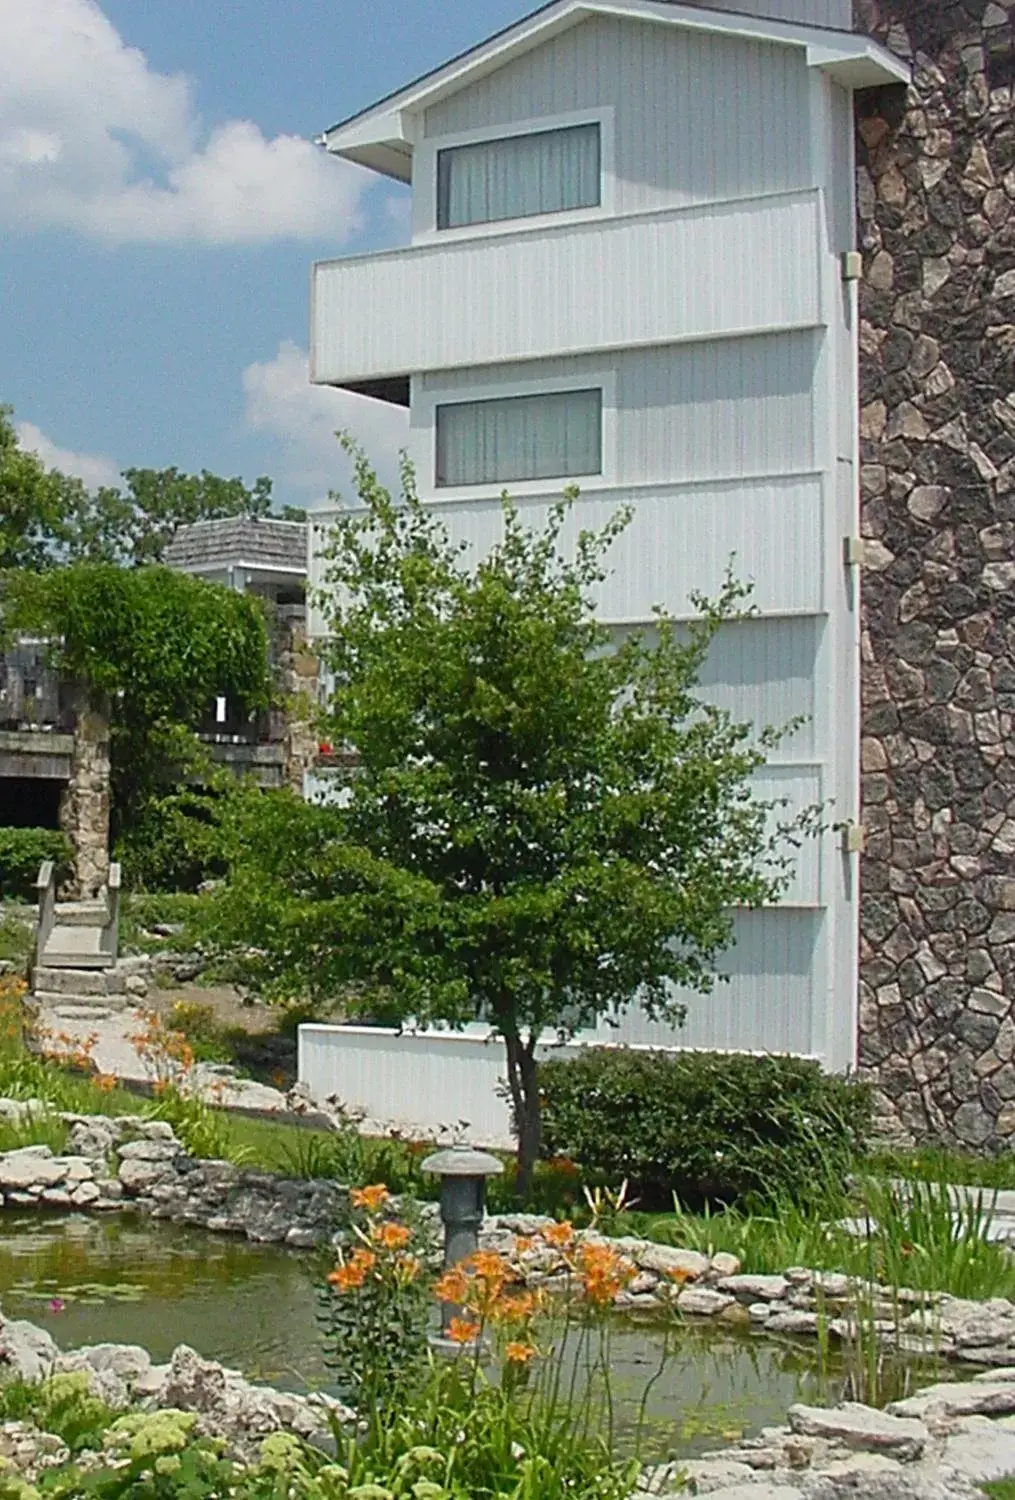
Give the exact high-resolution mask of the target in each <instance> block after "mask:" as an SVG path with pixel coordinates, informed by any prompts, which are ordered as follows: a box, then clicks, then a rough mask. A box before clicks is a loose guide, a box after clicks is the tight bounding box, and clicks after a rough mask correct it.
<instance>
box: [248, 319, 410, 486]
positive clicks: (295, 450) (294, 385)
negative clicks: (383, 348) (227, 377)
mask: <svg viewBox="0 0 1015 1500" xmlns="http://www.w3.org/2000/svg"><path fill="white" fill-rule="evenodd" d="M243 391H244V395H245V398H246V404H245V416H246V423H247V426H248V427H249V428H250V429H251V430H253V431H256V432H267V433H270V434H272V435H273V436H275V437H278V438H281V439H282V443H283V452H282V464H283V467H282V469H281V470H280V471H279V473H278V477H279V478H280V479H281V480H282V481H283V482H284V483H286V484H288V485H291V486H292V487H293V488H295V489H298V490H299V491H301V492H303V493H305V494H306V495H307V503H308V504H310V505H315V504H321V503H323V501H324V500H325V497H326V496H327V494H328V491H329V490H340V491H343V492H344V494H345V496H346V497H347V498H351V495H350V491H349V477H350V467H349V460H348V459H347V458H346V455H345V453H344V452H343V451H342V449H341V448H340V447H339V445H338V442H337V441H336V439H335V432H336V431H347V432H350V433H351V434H352V436H353V437H354V438H355V439H356V440H357V442H358V443H359V444H360V445H361V446H362V447H363V448H365V449H366V451H367V453H368V454H369V456H370V459H371V462H372V463H373V465H374V468H375V469H376V471H377V474H378V477H379V478H380V479H381V481H382V483H384V484H386V485H388V486H389V487H392V486H395V485H397V481H398V455H399V453H400V451H401V449H402V448H404V447H405V446H406V444H407V442H408V439H409V413H408V411H407V410H406V408H405V407H402V406H392V405H390V404H389V403H388V402H386V401H372V400H370V399H369V398H368V397H366V396H355V395H353V394H352V392H350V391H339V390H334V389H332V388H331V387H328V386H317V385H311V384H310V378H309V374H308V365H307V354H306V350H305V349H300V348H298V347H297V346H296V344H294V343H293V342H292V340H291V339H287V340H285V342H284V343H282V344H280V345H279V348H278V353H277V354H276V356H275V358H274V359H272V360H268V361H266V362H265V363H264V364H253V365H248V367H247V368H246V369H245V370H244V372H243Z"/></svg>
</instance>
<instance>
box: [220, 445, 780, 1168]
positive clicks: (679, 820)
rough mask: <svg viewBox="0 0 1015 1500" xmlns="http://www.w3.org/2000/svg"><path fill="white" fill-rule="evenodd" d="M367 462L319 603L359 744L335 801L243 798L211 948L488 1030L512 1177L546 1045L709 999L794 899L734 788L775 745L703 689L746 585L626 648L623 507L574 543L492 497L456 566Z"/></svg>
mask: <svg viewBox="0 0 1015 1500" xmlns="http://www.w3.org/2000/svg"><path fill="white" fill-rule="evenodd" d="M356 472H357V482H358V488H359V494H360V499H361V501H362V505H363V510H362V511H361V512H356V513H349V514H347V515H344V516H342V517H340V519H339V521H338V522H337V523H336V527H335V531H334V534H333V536H332V538H331V542H330V546H329V548H328V550H327V553H326V557H327V560H328V563H327V569H326V581H327V583H328V585H329V586H330V590H331V592H329V594H328V595H327V597H326V598H325V599H324V600H323V602H322V607H323V608H324V610H325V612H326V614H327V616H328V621H329V625H330V629H331V644H330V647H329V650H328V652H327V653H326V655H327V661H328V665H329V667H330V668H331V670H332V672H333V674H334V680H335V693H334V697H333V699H332V702H331V705H330V714H329V722H328V732H329V737H330V739H331V740H332V741H333V742H334V743H336V744H345V743H348V744H351V745H353V746H355V748H356V750H357V752H358V754H359V767H358V771H357V774H356V775H355V776H354V777H353V779H352V781H351V784H350V800H349V804H348V806H346V807H342V808H330V809H319V808H312V807H304V806H301V805H300V804H299V803H298V802H297V800H296V799H295V798H293V799H288V800H285V799H279V800H275V801H273V802H272V804H271V805H270V806H265V807H260V808H256V809H253V810H252V814H253V816H252V821H251V823H250V824H249V826H248V828H247V829H246V836H245V838H244V839H243V840H242V841H241V845H240V849H241V853H240V857H239V859H238V861H237V864H236V866H235V868H234V871H233V877H232V883H231V890H230V891H228V892H227V893H226V896H225V897H224V899H223V903H222V908H221V913H220V920H221V927H220V939H221V940H224V941H228V940H229V939H230V938H232V939H233V940H234V941H236V940H242V939H243V938H246V940H248V941H250V942H251V943H253V944H254V945H255V946H256V947H258V948H259V949H260V950H261V954H262V956H261V963H260V970H261V973H260V978H261V982H262V983H263V984H264V985H265V986H266V987H267V988H268V990H269V991H270V992H273V993H275V994H276V995H277V996H280V997H282V998H288V997H291V996H293V995H296V994H306V995H311V996H315V997H318V996H320V997H323V998H334V997H341V998H342V1000H343V1004H344V1005H345V1006H346V1008H347V1009H348V1010H350V1011H355V1012H357V1013H359V1014H361V1015H376V1014H379V1013H380V1014H396V1015H398V1016H400V1017H405V1016H410V1015H411V1016H415V1017H416V1018H417V1019H419V1020H420V1021H430V1020H440V1021H444V1022H449V1023H451V1024H452V1025H458V1024H461V1023H465V1022H468V1021H471V1020H474V1019H475V1018H476V1016H477V1015H481V1016H483V1017H484V1018H485V1019H488V1020H489V1021H490V1022H491V1024H492V1025H493V1026H494V1027H495V1028H496V1029H497V1030H498V1031H499V1032H500V1033H501V1035H502V1036H503V1038H504V1040H505V1043H506V1048H507V1062H508V1077H509V1083H510V1088H511V1094H512V1099H513V1102H514V1106H515V1113H516V1118H517V1121H518V1126H519V1149H520V1160H521V1163H522V1167H523V1173H524V1172H527V1171H528V1170H529V1168H530V1167H531V1164H532V1162H533V1161H534V1160H535V1157H536V1155H537V1149H538V1143H539V1097H538V1090H537V1087H536V1083H535V1064H534V1054H535V1046H536V1041H537V1039H538V1036H539V1034H540V1032H541V1031H542V1030H543V1029H544V1028H546V1027H549V1028H551V1029H553V1030H556V1031H559V1032H561V1033H562V1034H564V1035H570V1034H573V1033H574V1032H575V1031H576V1030H578V1029H580V1028H582V1027H585V1026H588V1025H591V1024H594V1023H595V1022H596V1021H597V1020H598V1019H599V1018H600V1017H601V1016H603V1015H614V1014H617V1013H620V1012H622V1011H624V1010H625V1009H626V1008H627V1007H628V1006H630V1005H631V1004H632V1003H633V1002H634V1000H635V997H636V996H637V1000H638V1003H639V1004H640V1005H641V1006H642V1007H643V1008H644V1010H645V1011H646V1012H647V1013H648V1014H649V1015H650V1016H653V1017H656V1018H665V1019H668V1020H670V1021H679V1020H680V1018H681V1016H682V1014H683V1007H682V1005H681V1004H680V1003H679V1002H678V1001H677V999H676V998H675V988H674V987H675V986H676V985H680V986H684V987H691V988H695V989H698V990H701V991H704V992H707V991H708V990H709V989H711V987H712V985H713V983H714V979H715V960H716V958H717V956H718V954H719V953H720V952H721V951H722V950H723V949H724V948H725V947H726V946H727V945H728V944H729V942H730V941H731V936H732V927H731V916H730V911H731V909H732V908H733V907H736V906H755V905H758V904H760V903H763V902H765V901H767V900H769V899H771V898H773V897H774V896H775V895H776V894H777V893H778V892H779V891H780V890H781V889H782V888H783V885H784V882H785V879H786V876H787V869H788V861H787V859H786V857H785V854H784V845H783V840H782V838H781V836H780V833H778V832H777V833H771V832H770V831H769V820H770V816H771V811H772V809H771V808H770V807H767V806H763V805H762V804H760V803H758V802H755V801H753V800H752V799H751V795H750V789H749V783H750V779H751V776H752V774H753V772H754V771H755V770H756V769H757V768H758V767H759V766H760V765H761V764H763V763H764V759H765V753H766V750H767V748H768V747H769V746H770V745H771V744H772V743H774V741H775V739H776V738H777V736H776V735H775V734H773V733H771V732H768V731H762V732H761V733H759V734H755V732H754V730H753V729H752V727H751V726H749V725H744V724H737V723H734V722H733V721H732V720H731V719H730V717H729V716H728V715H727V714H725V713H723V712H721V711H720V710H717V709H715V708H713V707H711V706H710V705H708V704H706V703H704V702H703V701H702V700H701V698H700V696H699V695H698V692H697V684H698V677H699V673H700V670H701V667H702V664H703V662H704V659H705V656H706V654H707V652H708V649H709V646H710V644H711V642H712V640H713V638H714V636H715V634H716V632H717V631H718V630H719V629H720V628H721V627H722V626H723V624H725V623H726V622H728V621H730V620H732V619H735V618H738V617H739V613H740V610H741V606H742V603H743V598H744V591H743V590H742V589H740V588H739V587H738V586H736V585H735V584H734V583H732V582H730V583H729V584H728V586H727V587H726V589H725V590H724V592H723V595H722V597H721V598H720V599H719V600H718V601H716V602H709V601H707V600H704V599H700V598H699V599H696V600H695V601H694V604H695V607H696V608H697V609H698V610H699V611H700V617H699V619H698V620H697V622H696V623H694V624H692V625H691V626H690V627H679V628H678V626H677V625H676V624H675V623H674V622H672V621H670V620H667V619H664V618H662V617H660V618H659V619H658V621H657V623H656V625H655V627H654V628H653V630H652V631H646V632H645V633H643V634H637V633H635V634H633V635H631V636H630V637H629V638H627V639H626V640H624V641H623V642H622V643H620V644H619V645H617V644H616V643H615V642H614V641H613V638H612V636H611V633H610V632H609V631H608V630H607V629H605V628H604V627H602V626H600V625H599V624H598V623H597V622H596V620H595V617H594V612H593V604H592V596H593V593H594V590H595V589H596V587H597V586H598V584H599V583H600V582H601V581H602V579H603V578H604V576H605V573H606V563H605V557H606V553H607V552H608V550H609V548H610V546H611V544H612V543H613V541H614V540H615V539H616V537H617V536H618V535H619V533H620V532H621V531H622V530H623V527H624V525H625V524H626V520H627V517H626V516H619V517H617V518H616V519H615V520H614V521H612V522H611V523H610V524H609V525H608V526H607V527H606V528H605V530H604V531H603V532H602V533H601V534H599V535H593V534H591V533H589V532H584V531H582V532H579V534H578V536H577V539H576V541H575V542H574V544H573V546H572V544H571V541H570V530H569V528H570V525H571V519H572V508H571V505H570V504H569V503H562V504H561V505H559V506H556V507H554V508H552V509H551V511H550V515H549V519H548V521H547V524H546V527H545V530H544V531H543V532H541V533H530V532H529V531H527V530H526V529H525V527H524V525H523V524H522V521H521V519H520V516H519V514H518V512H517V511H516V510H515V509H514V508H513V507H512V506H511V504H510V503H509V502H508V501H507V500H505V502H504V511H503V528H504V530H503V540H502V541H501V542H500V543H499V544H498V545H497V546H495V547H494V548H493V549H492V550H491V551H490V552H489V553H488V554H487V555H486V556H485V557H484V558H483V559H482V561H480V562H478V563H475V564H473V565H469V563H468V562H467V561H466V560H465V559H463V557H462V553H461V549H460V548H457V547H455V546H453V545H452V543H451V542H450V540H449V538H448V535H447V532H446V530H445V529H444V527H443V524H442V522H441V521H440V519H439V518H438V517H437V516H436V515H435V514H434V513H433V511H432V510H431V509H429V508H428V507H426V506H424V505H422V504H421V503H420V502H419V500H418V498H417V496H416V494H415V490H414V485H413V480H412V475H411V472H410V471H409V470H408V469H407V470H406V472H405V474H404V476H403V480H404V491H405V493H404V495H403V497H402V500H401V503H399V504H398V505H396V504H395V503H394V502H393V501H392V500H391V497H390V496H389V495H388V494H387V492H386V491H384V490H383V489H382V488H381V487H380V486H379V485H378V483H377V480H376V478H375V476H374V475H373V473H372V472H371V471H370V469H369V467H368V465H367V463H366V460H365V459H364V458H363V456H362V455H361V454H356ZM565 552H567V553H569V554H570V555H571V557H572V559H573V560H570V561H568V560H565V558H564V557H563V556H562V553H565ZM614 646H616V649H613V648H614Z"/></svg>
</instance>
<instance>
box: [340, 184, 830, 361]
mask: <svg viewBox="0 0 1015 1500" xmlns="http://www.w3.org/2000/svg"><path fill="white" fill-rule="evenodd" d="M819 204H820V199H819V195H818V194H817V193H816V192H815V193H805V194H795V195H792V196H787V197H780V198H767V199H759V200H755V201H752V202H742V203H738V204H733V205H730V204H725V205H716V206H712V207H708V208H700V209H693V210H679V211H670V212H666V213H659V214H648V215H645V216H642V217H638V218H629V219H613V220H595V221H590V222H584V223H580V224H572V225H567V226H560V227H558V228H556V229H552V230H547V229H545V228H544V229H540V230H538V231H527V232H525V233H520V234H507V235H491V236H488V237H481V238H479V239H476V240H456V241H455V242H454V243H451V242H448V243H446V244H437V245H425V244H424V245H415V246H412V247H410V248H408V249H404V250H395V251H390V252H387V253H385V254H381V255H366V256H353V257H350V258H349V259H346V260H338V261H325V262H322V263H320V264H318V265H317V266H316V267H315V274H314V308H313V314H312V333H313V371H314V379H315V380H316V381H317V382H319V383H321V384H335V385H341V384H342V383H343V382H344V381H351V380H357V379H369V378H371V377H380V376H385V375H406V374H409V373H416V372H421V371H424V370H439V369H445V368H461V367H463V366H470V365H471V366H476V365H483V364H502V363H504V362H506V361H519V360H526V359H543V358H550V357H552V356H554V355H557V356H559V355H562V354H563V355H567V354H577V353H580V352H584V351H589V350H592V349H601V350H606V349H618V348H633V347H636V346H639V345H658V344H664V343H670V342H675V341H679V340H692V339H707V338H712V337H717V336H727V337H728V336H730V335H733V334H738V333H751V332H763V331H767V330H771V329H781V328H794V327H796V328H802V327H816V326H818V325H819V323H820V321H821V316H822V314H821V298H820V287H819V278H818V260H817V256H816V247H817V243H818V233H819V219H818V214H819ZM395 310H398V311H395Z"/></svg>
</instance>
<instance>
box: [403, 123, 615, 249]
mask: <svg viewBox="0 0 1015 1500" xmlns="http://www.w3.org/2000/svg"><path fill="white" fill-rule="evenodd" d="M614 114H615V112H614V110H613V108H612V107H599V108H596V109H580V110H572V111H569V112H568V113H566V114H559V115H542V116H539V117H537V118H536V119H527V120H510V121H504V122H503V123H502V124H500V125H492V124H491V125H483V126H480V127H478V128H476V129H472V130H457V131H452V132H449V133H448V134H447V135H433V136H428V137H424V139H423V140H421V141H420V142H419V143H418V145H417V146H416V148H415V152H414V161H413V183H412V220H413V222H412V242H413V244H422V243H438V244H447V243H449V242H450V241H452V240H459V239H478V238H482V237H484V236H487V235H498V234H499V235H505V234H516V233H521V232H523V231H525V230H529V229H539V228H544V229H549V228H554V229H555V228H556V227H557V226H558V225H560V224H581V223H583V222H586V221H588V220H593V219H604V218H610V217H612V216H613V214H614V212H615V204H616V174H615V168H614V162H615V129H614ZM579 125H598V126H599V173H600V192H599V202H598V203H597V204H596V205H595V206H594V207H592V208H562V209H551V210H549V211H548V212H546V213H539V214H529V215H527V216H526V217H524V218H519V219H491V220H484V221H483V223H481V224H461V225H457V226H456V227H454V228H452V229H438V228H437V193H438V182H437V158H438V154H439V153H440V152H441V151H453V150H454V149H455V148H456V147H458V146H479V145H482V144H484V143H485V142H495V141H503V140H508V139H514V138H516V137H518V136H523V135H546V134H549V133H551V132H553V131H556V130H570V129H573V128H574V127H576V126H579Z"/></svg>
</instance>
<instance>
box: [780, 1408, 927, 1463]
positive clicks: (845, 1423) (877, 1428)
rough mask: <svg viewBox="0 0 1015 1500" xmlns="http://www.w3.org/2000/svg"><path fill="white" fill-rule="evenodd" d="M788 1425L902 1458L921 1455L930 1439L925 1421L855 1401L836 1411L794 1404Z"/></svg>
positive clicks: (810, 1434)
mask: <svg viewBox="0 0 1015 1500" xmlns="http://www.w3.org/2000/svg"><path fill="white" fill-rule="evenodd" d="M789 1425H790V1427H791V1428H792V1430H793V1431H794V1432H796V1433H799V1434H801V1436H803V1437H818V1438H827V1439H829V1440H830V1441H832V1442H835V1443H841V1444H842V1445H843V1446H844V1447H846V1448H858V1449H861V1450H862V1451H864V1452H867V1453H889V1454H892V1455H894V1456H895V1457H897V1458H899V1459H901V1460H902V1461H903V1462H911V1461H913V1460H914V1459H917V1458H919V1457H920V1456H921V1455H922V1453H923V1451H924V1449H925V1448H926V1446H927V1442H928V1439H929V1433H928V1432H927V1429H926V1427H925V1426H924V1425H923V1423H922V1422H918V1421H914V1420H913V1419H912V1418H906V1417H895V1416H889V1415H888V1414H887V1413H885V1412H879V1411H875V1410H874V1409H873V1408H872V1407H869V1406H858V1405H855V1404H853V1403H847V1404H845V1405H843V1406H839V1407H836V1408H835V1410H833V1411H826V1410H825V1409H824V1408H822V1407H817V1406H802V1405H798V1406H792V1407H790V1412H789Z"/></svg>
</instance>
